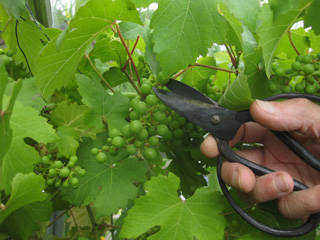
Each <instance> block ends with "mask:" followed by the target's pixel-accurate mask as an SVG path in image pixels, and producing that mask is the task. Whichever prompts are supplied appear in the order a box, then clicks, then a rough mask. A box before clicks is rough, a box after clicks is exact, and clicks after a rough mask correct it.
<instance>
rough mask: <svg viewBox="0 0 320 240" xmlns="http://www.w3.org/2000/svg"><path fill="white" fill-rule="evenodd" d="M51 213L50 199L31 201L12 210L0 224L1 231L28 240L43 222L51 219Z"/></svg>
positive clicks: (15, 237)
mask: <svg viewBox="0 0 320 240" xmlns="http://www.w3.org/2000/svg"><path fill="white" fill-rule="evenodd" d="M51 215H52V209H51V202H50V201H49V199H46V200H45V201H41V202H35V203H31V204H28V205H25V206H23V207H21V208H19V209H17V210H16V211H14V212H12V213H11V214H10V215H9V216H8V217H7V218H6V220H5V221H4V222H3V223H2V224H1V225H0V232H4V233H7V234H9V235H10V236H11V237H13V238H14V239H21V240H27V239H29V237H30V236H31V234H32V233H33V232H34V231H37V230H39V228H40V223H41V222H47V221H49V219H50V217H51Z"/></svg>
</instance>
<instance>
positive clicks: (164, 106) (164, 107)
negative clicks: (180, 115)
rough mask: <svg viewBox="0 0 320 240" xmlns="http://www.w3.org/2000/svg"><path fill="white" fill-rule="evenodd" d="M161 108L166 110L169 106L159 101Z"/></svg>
mask: <svg viewBox="0 0 320 240" xmlns="http://www.w3.org/2000/svg"><path fill="white" fill-rule="evenodd" d="M159 109H160V111H165V110H166V109H167V106H166V105H165V104H164V103H162V102H161V103H159Z"/></svg>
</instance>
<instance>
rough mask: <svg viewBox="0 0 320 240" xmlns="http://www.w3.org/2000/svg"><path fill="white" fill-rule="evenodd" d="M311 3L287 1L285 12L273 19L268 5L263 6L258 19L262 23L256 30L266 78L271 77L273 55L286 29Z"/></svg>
mask: <svg viewBox="0 0 320 240" xmlns="http://www.w3.org/2000/svg"><path fill="white" fill-rule="evenodd" d="M310 3H311V0H301V1H298V2H297V1H295V0H288V5H287V10H286V12H285V13H282V14H280V15H278V16H277V18H276V19H274V14H273V12H272V11H271V9H270V5H269V4H264V5H263V7H262V8H261V13H260V14H259V17H258V18H259V19H260V21H261V22H262V24H261V25H260V27H259V29H258V32H257V34H258V36H259V41H258V46H259V47H261V48H262V54H263V59H264V64H265V69H266V73H267V76H268V77H270V75H271V66H272V58H273V54H274V52H275V50H276V48H277V46H278V44H279V42H280V40H281V38H282V37H283V36H284V35H285V34H286V33H287V31H288V29H289V28H290V27H291V26H292V24H293V23H294V22H295V21H296V20H297V18H298V16H299V15H300V14H301V12H302V11H303V10H304V9H306V8H307V7H308V6H309V5H310Z"/></svg>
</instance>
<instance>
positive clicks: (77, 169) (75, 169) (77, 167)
mask: <svg viewBox="0 0 320 240" xmlns="http://www.w3.org/2000/svg"><path fill="white" fill-rule="evenodd" d="M81 169H82V168H81V167H80V166H76V167H75V168H74V171H75V172H79V171H80V170H81Z"/></svg>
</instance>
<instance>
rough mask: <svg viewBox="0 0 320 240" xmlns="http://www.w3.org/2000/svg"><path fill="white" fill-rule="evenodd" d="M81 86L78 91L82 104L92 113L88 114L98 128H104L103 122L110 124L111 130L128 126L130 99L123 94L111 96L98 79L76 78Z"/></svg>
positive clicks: (82, 76)
mask: <svg viewBox="0 0 320 240" xmlns="http://www.w3.org/2000/svg"><path fill="white" fill-rule="evenodd" d="M76 79H77V83H78V85H79V88H78V91H79V93H80V95H81V96H82V102H83V103H84V104H85V105H87V106H89V107H90V108H91V109H92V111H90V112H89V113H88V114H86V115H87V116H88V117H90V120H91V121H92V122H93V123H94V126H96V128H98V129H100V128H102V127H103V121H106V122H107V123H108V126H109V128H110V129H112V128H118V129H122V127H123V126H124V125H126V124H127V121H126V120H125V118H126V117H127V116H128V114H129V99H128V98H127V97H125V96H123V95H122V94H121V93H115V94H114V95H112V96H111V95H110V94H109V93H108V92H107V91H106V90H104V88H103V86H102V85H101V83H100V82H99V80H97V79H94V78H92V79H90V78H88V77H86V76H84V75H80V74H78V75H77V76H76Z"/></svg>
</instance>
